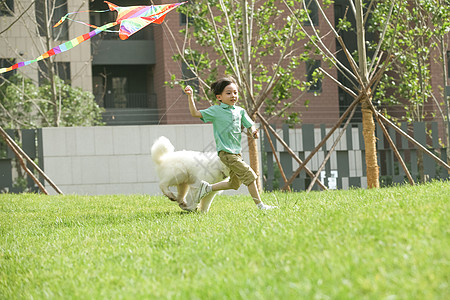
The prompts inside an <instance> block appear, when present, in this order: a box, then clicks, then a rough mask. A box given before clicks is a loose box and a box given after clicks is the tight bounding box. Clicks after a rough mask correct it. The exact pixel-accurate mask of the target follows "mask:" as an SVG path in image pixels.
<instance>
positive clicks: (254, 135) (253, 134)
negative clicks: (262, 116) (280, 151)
mask: <svg viewBox="0 0 450 300" xmlns="http://www.w3.org/2000/svg"><path fill="white" fill-rule="evenodd" d="M252 136H253V138H254V139H258V130H257V129H255V130H253V132H252Z"/></svg>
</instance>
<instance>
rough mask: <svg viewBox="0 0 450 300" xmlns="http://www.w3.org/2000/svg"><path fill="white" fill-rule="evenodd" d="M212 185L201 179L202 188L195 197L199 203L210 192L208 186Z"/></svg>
mask: <svg viewBox="0 0 450 300" xmlns="http://www.w3.org/2000/svg"><path fill="white" fill-rule="evenodd" d="M209 186H210V184H209V183H207V182H206V181H203V180H202V181H201V182H200V188H199V189H198V192H197V195H196V197H195V201H196V202H197V203H199V202H200V200H202V198H203V197H205V195H206V194H208V193H209V192H210V191H208V187H209Z"/></svg>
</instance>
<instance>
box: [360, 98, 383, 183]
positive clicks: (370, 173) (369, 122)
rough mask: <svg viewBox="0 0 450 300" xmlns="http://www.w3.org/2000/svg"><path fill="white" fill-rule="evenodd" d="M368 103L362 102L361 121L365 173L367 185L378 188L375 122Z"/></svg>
mask: <svg viewBox="0 0 450 300" xmlns="http://www.w3.org/2000/svg"><path fill="white" fill-rule="evenodd" d="M364 101H372V99H365V100H364ZM367 105H368V104H364V102H363V103H362V108H361V111H362V123H363V136H364V146H365V152H366V173H367V187H368V188H379V187H380V180H379V168H378V161H377V140H376V136H375V122H374V120H373V113H372V110H371V109H370V108H368V107H367Z"/></svg>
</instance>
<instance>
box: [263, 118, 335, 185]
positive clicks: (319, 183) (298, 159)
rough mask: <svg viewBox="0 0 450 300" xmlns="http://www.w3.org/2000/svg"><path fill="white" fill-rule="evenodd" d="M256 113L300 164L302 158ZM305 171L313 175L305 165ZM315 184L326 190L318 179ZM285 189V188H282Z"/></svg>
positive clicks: (310, 175)
mask: <svg viewBox="0 0 450 300" xmlns="http://www.w3.org/2000/svg"><path fill="white" fill-rule="evenodd" d="M256 114H257V115H258V117H259V119H260V120H261V122H263V123H264V125H265V126H266V127H267V128H268V129H269V130H270V132H272V134H273V135H274V136H275V137H276V138H277V140H278V141H280V143H281V144H282V145H283V147H284V148H286V150H287V151H288V153H289V154H290V155H291V156H292V157H293V158H294V159H295V160H296V161H297V162H298V163H299V164H302V163H303V162H302V160H301V159H300V158H299V157H298V156H297V155H296V154H295V153H294V151H292V149H291V148H289V146H288V144H286V142H285V141H284V140H283V139H282V138H281V137H280V136H279V135H278V134H277V132H276V131H275V130H274V129H273V128H272V127H271V126H270V125H269V123H267V121H266V119H264V117H263V116H262V115H261V114H260V113H259V112H256ZM305 171H306V174H308V176H309V177H311V178H312V177H314V173H313V172H311V170H310V169H309V168H308V167H306V166H305ZM317 184H318V185H319V186H320V188H321V189H322V190H325V191H326V190H328V188H327V187H326V186H325V185H324V184H323V183H322V182H321V181H320V180H318V181H317ZM284 189H285V190H286V188H284Z"/></svg>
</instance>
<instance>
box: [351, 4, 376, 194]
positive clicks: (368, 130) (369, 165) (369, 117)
mask: <svg viewBox="0 0 450 300" xmlns="http://www.w3.org/2000/svg"><path fill="white" fill-rule="evenodd" d="M355 9H356V18H355V19H356V34H357V44H358V58H359V74H360V77H361V80H362V82H361V84H362V85H363V86H362V87H361V90H360V93H366V95H365V97H364V98H362V101H361V110H362V122H363V136H364V145H365V149H366V172H367V186H368V187H369V188H378V187H380V180H379V168H378V161H377V140H376V136H375V122H374V120H373V113H372V110H371V109H370V103H369V102H371V101H372V96H371V91H370V89H369V87H368V84H369V77H368V70H367V57H366V37H365V29H364V18H363V10H362V0H356V1H355Z"/></svg>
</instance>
